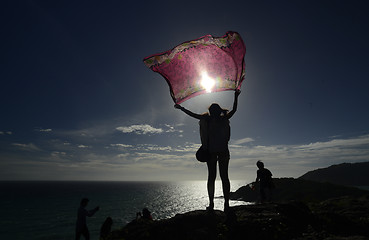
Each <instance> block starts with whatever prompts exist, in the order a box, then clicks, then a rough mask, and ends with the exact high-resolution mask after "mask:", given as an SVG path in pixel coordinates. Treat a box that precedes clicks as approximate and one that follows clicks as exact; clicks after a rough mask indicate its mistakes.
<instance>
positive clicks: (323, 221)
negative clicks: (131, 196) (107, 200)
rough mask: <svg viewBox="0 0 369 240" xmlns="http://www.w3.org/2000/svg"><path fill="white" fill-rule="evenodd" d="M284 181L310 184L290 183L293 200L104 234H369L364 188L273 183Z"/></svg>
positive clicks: (187, 237)
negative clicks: (303, 189) (300, 188)
mask: <svg viewBox="0 0 369 240" xmlns="http://www.w3.org/2000/svg"><path fill="white" fill-rule="evenodd" d="M282 182H283V184H281V183H282ZM287 182H288V183H289V184H291V183H292V184H293V185H297V186H301V184H304V186H305V187H306V189H310V190H306V191H304V192H305V193H306V195H304V194H302V195H301V194H300V193H299V191H300V190H298V192H297V193H296V191H293V190H291V189H299V188H293V187H292V186H290V187H289V189H290V191H291V192H290V193H289V194H287V193H286V194H285V196H286V197H287V198H294V200H290V199H284V200H282V199H278V200H277V201H275V202H272V203H263V204H252V205H242V206H235V207H231V209H230V211H228V212H227V213H225V212H222V211H219V210H215V211H210V212H209V211H206V210H197V211H191V212H187V213H184V214H177V215H176V216H174V217H172V218H170V219H163V220H154V221H149V220H134V221H132V222H130V223H129V224H127V225H126V226H124V227H122V228H121V229H118V230H115V231H113V232H112V233H111V234H110V236H109V238H108V239H110V240H118V239H120V240H122V239H125V240H130V239H135V240H149V239H168V240H169V239H178V240H197V239H219V240H228V239H229V240H231V239H232V240H233V239H235V240H238V239H262V240H264V239H265V240H266V239H268V240H270V239H274V240H289V239H295V240H305V239H306V240H308V239H309V240H333V239H345V240H364V239H369V228H368V226H369V192H368V191H363V190H358V189H354V188H345V187H344V188H341V187H340V186H334V187H332V186H331V187H330V188H326V187H327V186H322V185H319V186H320V187H318V188H316V186H315V183H312V185H311V186H310V187H309V186H308V185H307V184H308V183H306V182H298V181H295V180H293V179H287V180H286V179H282V180H281V181H280V180H276V187H277V188H279V187H281V186H282V185H283V186H284V187H287V185H285V184H286V183H287ZM323 185H324V184H323ZM314 188H315V189H316V190H315V192H314V191H313V190H312V189H314ZM322 188H323V190H324V191H325V192H322ZM339 189H340V190H339ZM281 191H282V189H281ZM283 191H285V190H283ZM327 191H328V192H327ZM241 192H243V194H246V195H247V193H248V187H247V186H245V187H243V189H242V188H240V189H239V190H238V192H237V191H236V192H235V193H232V196H233V198H236V197H237V198H238V199H242V198H243V199H246V195H244V196H242V194H241ZM319 193H320V194H319ZM307 195H308V196H307ZM330 195H331V196H332V197H331V198H329V196H330ZM297 196H300V197H297Z"/></svg>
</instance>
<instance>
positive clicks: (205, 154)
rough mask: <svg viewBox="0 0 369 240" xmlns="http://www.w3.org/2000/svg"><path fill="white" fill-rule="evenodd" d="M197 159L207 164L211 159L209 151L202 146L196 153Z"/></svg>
mask: <svg viewBox="0 0 369 240" xmlns="http://www.w3.org/2000/svg"><path fill="white" fill-rule="evenodd" d="M196 159H197V160H198V161H199V162H207V161H208V160H209V159H210V152H209V150H207V149H205V148H204V147H203V146H202V145H201V147H200V148H199V150H197V152H196Z"/></svg>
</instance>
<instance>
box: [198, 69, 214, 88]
mask: <svg viewBox="0 0 369 240" xmlns="http://www.w3.org/2000/svg"><path fill="white" fill-rule="evenodd" d="M201 76H202V78H201V86H202V87H203V88H204V89H205V90H206V92H208V93H210V92H211V90H212V88H213V87H214V85H215V81H214V79H212V78H211V77H209V75H208V73H207V72H206V71H203V72H202V73H201Z"/></svg>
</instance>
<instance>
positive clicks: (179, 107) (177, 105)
mask: <svg viewBox="0 0 369 240" xmlns="http://www.w3.org/2000/svg"><path fill="white" fill-rule="evenodd" d="M174 108H177V109H182V106H181V105H179V104H175V105H174Z"/></svg>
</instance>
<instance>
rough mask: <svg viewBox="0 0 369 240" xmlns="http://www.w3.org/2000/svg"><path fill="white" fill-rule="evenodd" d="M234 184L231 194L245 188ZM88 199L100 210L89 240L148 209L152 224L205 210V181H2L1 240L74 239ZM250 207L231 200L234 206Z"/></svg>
mask: <svg viewBox="0 0 369 240" xmlns="http://www.w3.org/2000/svg"><path fill="white" fill-rule="evenodd" d="M245 184H246V183H245V182H244V181H231V191H236V190H237V189H238V188H239V187H240V186H242V185H245ZM215 196H216V198H215V209H219V210H222V209H223V198H222V196H223V193H222V187H221V182H220V181H217V182H216V193H215ZM83 197H87V198H89V199H90V202H89V205H88V206H87V209H92V208H94V207H96V206H100V210H99V211H98V212H97V213H96V214H95V215H94V216H93V217H91V218H88V220H87V223H88V227H89V230H90V234H91V240H96V239H98V237H99V230H100V227H101V225H102V223H103V222H104V220H105V219H106V217H108V216H110V217H112V219H113V222H114V223H113V229H117V228H119V227H121V226H124V225H125V224H127V223H128V222H130V221H131V220H133V219H134V218H135V216H136V213H137V212H140V211H141V210H142V208H143V207H147V208H148V209H149V210H150V211H151V212H152V216H153V218H154V219H165V218H169V217H173V216H175V215H176V214H178V213H184V212H188V211H192V210H199V209H205V208H206V206H207V204H208V197H207V190H206V181H188V182H43V181H42V182H34V181H31V182H28V181H17V182H12V181H11V182H5V181H4V182H0V203H1V206H2V210H1V211H2V213H1V219H0V239H29V240H41V239H45V240H46V239H55V240H57V239H73V238H74V227H75V221H76V213H77V208H78V206H79V202H80V200H81V198H83ZM241 204H247V203H245V202H237V201H231V206H235V205H241Z"/></svg>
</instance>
